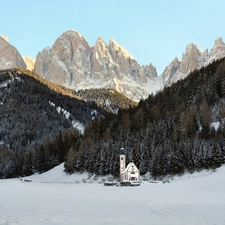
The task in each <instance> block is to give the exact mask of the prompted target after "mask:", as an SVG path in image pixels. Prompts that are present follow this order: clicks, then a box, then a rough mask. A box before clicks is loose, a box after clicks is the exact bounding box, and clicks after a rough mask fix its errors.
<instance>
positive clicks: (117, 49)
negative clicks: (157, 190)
mask: <svg viewBox="0 0 225 225" xmlns="http://www.w3.org/2000/svg"><path fill="white" fill-rule="evenodd" d="M108 47H109V49H110V50H111V52H112V54H113V57H114V59H115V60H116V59H117V58H118V57H119V58H120V56H122V57H125V58H126V59H128V58H130V59H133V60H135V59H134V57H133V56H132V55H131V54H130V53H129V52H128V51H127V50H126V49H125V48H124V47H122V46H121V45H119V44H118V43H117V42H116V41H115V40H114V39H113V38H110V40H109V46H108Z"/></svg>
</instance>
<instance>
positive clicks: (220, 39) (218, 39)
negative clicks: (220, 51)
mask: <svg viewBox="0 0 225 225" xmlns="http://www.w3.org/2000/svg"><path fill="white" fill-rule="evenodd" d="M215 45H224V42H223V39H222V38H221V37H219V38H217V39H216V40H215ZM215 45H214V46H215Z"/></svg>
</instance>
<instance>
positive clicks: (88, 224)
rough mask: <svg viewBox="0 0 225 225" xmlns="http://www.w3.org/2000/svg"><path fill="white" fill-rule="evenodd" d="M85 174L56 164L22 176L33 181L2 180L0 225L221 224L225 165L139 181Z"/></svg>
mask: <svg viewBox="0 0 225 225" xmlns="http://www.w3.org/2000/svg"><path fill="white" fill-rule="evenodd" d="M86 177H87V174H82V175H78V174H77V175H76V174H73V175H71V176H69V175H65V174H64V173H63V165H60V166H58V167H56V168H54V169H52V170H51V171H48V172H47V173H44V174H41V175H33V176H31V177H29V178H26V179H32V181H33V182H24V181H21V180H20V179H9V180H0V225H3V224H4V225H12V224H13V225H14V224H18V225H21V224H23V225H33V224H34V225H35V224H43V225H55V224H56V225H58V224H62V225H74V224H79V225H106V224H115V225H118V224H122V225H137V224H140V225H142V224H146V225H203V224H204V225H224V224H225V166H223V167H221V168H219V169H217V170H216V172H212V171H202V172H200V173H194V174H192V175H190V174H185V175H184V176H182V177H174V179H173V180H170V183H162V182H158V183H149V182H147V181H146V182H144V183H143V184H142V185H141V186H138V187H116V186H107V187H106V186H104V185H103V184H100V183H98V181H96V182H94V183H91V182H90V181H91V179H89V182H90V183H89V182H86V183H83V182H82V180H83V179H84V178H86ZM46 182H48V183H46ZM60 182H61V183H60Z"/></svg>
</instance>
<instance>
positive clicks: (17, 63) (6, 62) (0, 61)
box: [0, 35, 27, 70]
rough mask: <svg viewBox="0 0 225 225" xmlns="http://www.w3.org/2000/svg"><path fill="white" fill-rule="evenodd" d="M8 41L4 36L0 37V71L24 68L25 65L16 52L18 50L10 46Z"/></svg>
mask: <svg viewBox="0 0 225 225" xmlns="http://www.w3.org/2000/svg"><path fill="white" fill-rule="evenodd" d="M8 41H9V39H8V37H7V36H5V35H1V36H0V69H1V70H3V69H9V68H16V67H20V68H26V67H27V66H26V64H25V62H24V60H23V58H22V56H21V55H20V53H19V52H18V50H17V49H16V48H15V47H14V46H12V45H11V44H10V43H9V42H8Z"/></svg>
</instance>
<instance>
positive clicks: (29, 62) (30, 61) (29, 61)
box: [22, 56, 35, 71]
mask: <svg viewBox="0 0 225 225" xmlns="http://www.w3.org/2000/svg"><path fill="white" fill-rule="evenodd" d="M22 57H23V60H24V62H25V63H26V65H27V69H28V70H30V71H33V70H34V64H35V59H34V58H32V57H28V56H22Z"/></svg>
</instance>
